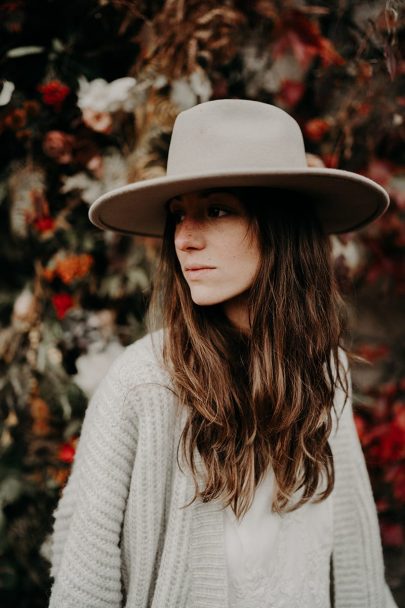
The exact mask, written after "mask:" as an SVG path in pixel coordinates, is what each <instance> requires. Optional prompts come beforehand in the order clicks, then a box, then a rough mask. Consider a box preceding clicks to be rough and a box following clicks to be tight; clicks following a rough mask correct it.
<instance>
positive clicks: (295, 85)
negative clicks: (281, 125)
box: [277, 78, 305, 108]
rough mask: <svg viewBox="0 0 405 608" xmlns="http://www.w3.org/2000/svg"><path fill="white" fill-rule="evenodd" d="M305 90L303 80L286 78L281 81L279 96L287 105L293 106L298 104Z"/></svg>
mask: <svg viewBox="0 0 405 608" xmlns="http://www.w3.org/2000/svg"><path fill="white" fill-rule="evenodd" d="M304 92H305V85H304V84H303V83H302V82H300V81H298V80H291V79H288V78H286V79H285V80H283V81H282V83H281V88H280V90H279V92H278V95H277V97H278V99H279V101H281V102H282V103H284V104H285V105H286V106H287V107H289V108H292V107H294V106H295V105H297V103H298V102H299V100H300V99H301V97H302V96H303V94H304Z"/></svg>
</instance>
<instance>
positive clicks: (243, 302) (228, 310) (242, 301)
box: [223, 293, 250, 335]
mask: <svg viewBox="0 0 405 608" xmlns="http://www.w3.org/2000/svg"><path fill="white" fill-rule="evenodd" d="M223 310H224V313H225V315H226V317H227V318H228V320H229V321H230V323H231V324H232V325H233V326H234V327H235V328H236V329H238V330H239V331H240V332H242V333H244V334H246V335H248V334H249V333H250V320H249V308H248V297H247V293H243V294H241V295H240V296H236V297H235V298H232V300H228V301H227V302H224V304H223Z"/></svg>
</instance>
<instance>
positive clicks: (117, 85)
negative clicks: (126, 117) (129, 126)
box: [77, 76, 136, 112]
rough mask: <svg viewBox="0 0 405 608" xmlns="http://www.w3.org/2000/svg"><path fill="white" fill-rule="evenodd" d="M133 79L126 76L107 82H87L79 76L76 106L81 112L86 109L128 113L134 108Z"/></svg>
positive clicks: (134, 83)
mask: <svg viewBox="0 0 405 608" xmlns="http://www.w3.org/2000/svg"><path fill="white" fill-rule="evenodd" d="M135 85H136V80H135V78H131V77H130V76H127V77H125V78H118V79H117V80H113V81H112V82H107V81H106V80H103V79H102V78H96V79H95V80H92V81H91V82H89V81H88V80H86V78H84V77H83V76H81V77H80V78H79V91H78V93H77V95H78V101H77V105H78V106H79V108H80V109H81V110H83V109H85V108H88V109H91V110H94V111H96V112H116V111H118V110H124V111H125V112H130V111H131V110H133V109H134V107H135V101H136V98H135Z"/></svg>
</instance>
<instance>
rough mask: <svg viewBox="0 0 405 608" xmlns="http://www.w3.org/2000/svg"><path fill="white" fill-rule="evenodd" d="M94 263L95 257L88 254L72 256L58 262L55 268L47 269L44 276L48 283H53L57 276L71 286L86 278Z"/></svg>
mask: <svg viewBox="0 0 405 608" xmlns="http://www.w3.org/2000/svg"><path fill="white" fill-rule="evenodd" d="M93 262H94V260H93V257H92V256H91V255H89V254H88V253H81V254H78V255H70V256H68V257H66V258H61V259H59V260H57V261H56V262H55V265H54V266H53V267H51V268H45V269H44V271H43V275H44V278H45V279H47V280H48V281H52V279H53V278H54V277H55V275H57V276H58V277H59V278H60V279H61V280H62V281H63V282H64V283H65V285H70V283H72V282H73V281H75V280H76V279H82V278H83V277H84V276H86V274H87V273H88V272H89V270H90V268H91V267H92V265H93Z"/></svg>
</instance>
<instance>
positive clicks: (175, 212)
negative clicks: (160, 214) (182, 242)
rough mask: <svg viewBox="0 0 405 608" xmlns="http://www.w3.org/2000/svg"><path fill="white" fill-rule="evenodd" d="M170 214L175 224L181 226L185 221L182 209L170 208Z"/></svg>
mask: <svg viewBox="0 0 405 608" xmlns="http://www.w3.org/2000/svg"><path fill="white" fill-rule="evenodd" d="M168 214H169V215H170V217H171V218H172V220H173V221H174V223H175V224H179V223H180V222H181V221H182V220H183V219H184V211H181V210H180V209H170V208H169V210H168Z"/></svg>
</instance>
